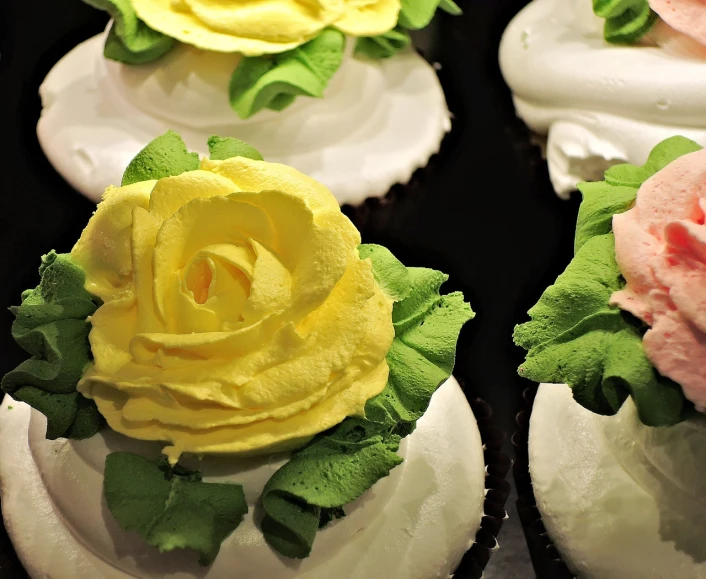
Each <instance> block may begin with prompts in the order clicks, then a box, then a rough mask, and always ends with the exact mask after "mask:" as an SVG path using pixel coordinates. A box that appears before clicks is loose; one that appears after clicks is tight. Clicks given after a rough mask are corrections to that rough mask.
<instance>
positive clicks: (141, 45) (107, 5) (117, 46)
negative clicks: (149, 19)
mask: <svg viewBox="0 0 706 579" xmlns="http://www.w3.org/2000/svg"><path fill="white" fill-rule="evenodd" d="M83 1H84V2H85V3H86V4H89V5H90V6H93V7H94V8H98V9H99V10H105V11H106V12H107V13H108V14H110V16H111V18H112V19H113V23H112V25H111V27H110V30H109V31H108V38H107V39H106V41H105V47H104V49H103V54H104V56H105V57H106V58H108V59H110V60H117V61H118V62H124V63H125V64H146V63H148V62H152V61H154V60H157V59H158V58H160V57H162V56H164V55H165V54H166V53H167V52H169V51H170V50H171V49H172V47H173V46H174V42H175V41H174V39H173V38H170V37H169V36H166V35H164V34H162V33H161V32H157V31H156V30H153V29H152V28H150V27H149V26H147V24H145V23H144V22H143V21H142V20H140V19H139V18H138V16H137V14H136V13H135V9H134V8H133V7H132V4H131V2H130V0H83Z"/></svg>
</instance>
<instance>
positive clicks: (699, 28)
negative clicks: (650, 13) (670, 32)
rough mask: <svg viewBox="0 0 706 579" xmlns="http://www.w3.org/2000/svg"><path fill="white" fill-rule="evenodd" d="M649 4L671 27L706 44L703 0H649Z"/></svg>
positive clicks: (705, 5)
mask: <svg viewBox="0 0 706 579" xmlns="http://www.w3.org/2000/svg"><path fill="white" fill-rule="evenodd" d="M649 5H650V8H652V10H654V11H655V12H656V13H657V14H659V17H660V18H661V19H662V20H663V21H664V22H666V23H667V24H668V25H669V26H670V27H671V28H673V29H674V30H677V31H679V32H681V33H682V34H684V35H686V36H688V37H689V38H691V39H693V40H695V41H696V42H698V43H699V44H700V45H702V46H706V2H704V0H649Z"/></svg>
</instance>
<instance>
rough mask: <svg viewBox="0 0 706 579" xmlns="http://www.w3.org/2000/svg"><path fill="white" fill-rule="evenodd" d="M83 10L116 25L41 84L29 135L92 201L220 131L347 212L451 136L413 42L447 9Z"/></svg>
mask: <svg viewBox="0 0 706 579" xmlns="http://www.w3.org/2000/svg"><path fill="white" fill-rule="evenodd" d="M85 1H86V2H87V3H88V4H91V5H92V6H95V7H96V8H99V9H102V10H105V11H107V12H108V13H109V14H110V16H111V17H112V19H111V21H110V23H109V25H108V28H107V30H106V31H105V33H103V34H101V35H98V36H95V37H93V38H91V39H89V40H87V41H86V42H83V43H82V44H80V45H79V46H77V47H76V48H74V49H73V50H72V51H71V52H69V53H68V54H67V55H66V56H64V57H63V58H62V59H61V60H60V61H59V62H58V63H57V64H56V65H55V66H54V68H53V69H52V70H51V71H50V73H49V74H48V75H47V77H46V78H45V80H44V82H43V83H42V85H41V87H40V95H41V97H42V103H43V111H42V115H41V118H40V119H39V124H38V126H37V134H38V136H39V142H40V144H41V147H42V149H43V150H44V152H45V154H46V155H47V157H48V158H49V160H50V162H51V163H52V165H53V166H54V167H55V168H56V169H57V171H59V173H61V175H62V176H63V177H64V178H65V179H66V180H67V181H68V182H69V183H70V184H71V185H72V186H73V187H74V188H75V189H77V190H78V191H80V192H81V193H83V194H84V195H86V196H88V197H90V198H91V199H93V200H95V201H96V202H97V201H99V200H100V198H101V195H102V194H103V191H104V190H105V188H106V187H107V186H109V185H111V184H115V183H117V182H119V179H120V176H121V175H122V171H123V169H124V168H125V166H126V165H127V163H128V162H129V161H130V159H132V158H133V157H134V156H135V155H136V154H137V153H138V151H140V150H141V149H142V148H143V147H144V146H145V145H146V144H147V143H148V142H150V141H151V140H152V139H153V138H154V137H155V136H157V135H160V134H163V133H164V132H165V131H167V130H170V129H173V130H176V131H178V132H179V133H180V134H181V135H182V137H183V139H184V141H185V142H186V144H187V145H188V146H189V147H190V148H191V149H192V150H195V151H197V152H199V153H200V154H202V155H205V154H207V153H208V151H207V149H206V146H205V143H206V141H207V138H208V137H209V136H210V135H212V134H214V133H215V134H218V135H222V136H224V137H238V138H239V139H243V140H245V141H247V142H248V143H250V144H251V145H253V146H254V147H256V148H257V149H258V150H259V151H261V152H262V154H263V155H265V156H266V157H267V158H268V159H269V160H271V161H273V162H275V161H276V162H280V163H284V164H287V165H291V166H293V167H295V168H296V169H298V170H300V171H303V172H304V173H306V174H308V175H311V176H312V177H313V178H315V179H317V180H318V181H320V182H321V183H323V184H324V185H325V186H326V187H327V188H329V189H330V190H331V191H332V192H333V194H334V196H335V197H336V199H338V201H339V203H340V204H344V203H348V204H351V205H358V204H360V203H362V202H363V201H364V200H365V199H366V198H371V197H382V196H384V195H385V193H387V191H388V190H389V189H390V187H391V186H393V185H394V184H396V183H407V182H408V181H409V179H410V178H411V176H412V174H413V172H414V171H415V170H416V169H418V168H420V167H423V166H425V165H426V164H427V161H428V160H429V158H430V157H431V156H432V155H433V154H434V153H436V152H437V151H438V150H439V146H440V144H441V140H442V138H443V137H444V135H445V133H446V132H448V131H449V130H450V127H451V123H450V116H449V112H448V109H447V107H446V101H445V98H444V94H443V91H442V88H441V85H440V84H439V81H438V79H437V76H436V73H435V71H434V69H433V68H432V67H431V65H429V64H428V63H427V62H426V61H425V60H424V59H423V58H422V57H421V56H420V55H419V54H417V52H416V51H415V50H414V49H413V48H412V47H411V39H410V31H412V30H417V29H421V28H424V27H426V26H427V25H428V24H429V22H430V21H431V19H432V17H433V16H434V13H435V12H436V10H437V7H441V9H442V10H444V11H446V12H449V13H452V14H459V13H460V10H459V9H458V7H457V6H456V4H454V2H453V1H452V0H442V1H441V2H439V1H438V0H436V1H435V0H432V1H431V2H425V1H424V0H412V1H410V2H402V3H401V2H400V0H373V1H371V2H367V3H363V4H361V3H356V2H349V1H343V0H324V1H323V2H320V3H316V5H309V4H307V3H306V2H302V1H301V0H283V1H281V2H275V1H274V0H256V1H255V2H248V3H245V2H240V1H236V0H233V1H229V2H212V1H210V0H179V1H175V2H170V1H167V0H125V1H120V2H118V1H117V0H85ZM410 119H414V122H410Z"/></svg>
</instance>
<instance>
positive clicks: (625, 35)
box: [593, 0, 658, 44]
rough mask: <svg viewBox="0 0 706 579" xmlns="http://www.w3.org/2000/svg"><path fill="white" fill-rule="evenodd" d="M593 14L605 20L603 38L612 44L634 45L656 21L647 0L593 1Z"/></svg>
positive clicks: (656, 17)
mask: <svg viewBox="0 0 706 579" xmlns="http://www.w3.org/2000/svg"><path fill="white" fill-rule="evenodd" d="M593 12H594V13H595V14H596V16H599V17H600V18H604V19H605V26H604V28H603V37H604V38H605V40H606V41H607V42H610V43H612V44H634V43H635V42H637V41H638V40H640V39H641V38H642V37H643V36H644V35H645V34H647V33H648V32H649V31H650V29H651V28H652V26H653V25H654V23H655V22H656V21H657V19H658V16H657V14H656V13H655V12H653V11H652V10H651V9H650V5H649V3H648V0H593Z"/></svg>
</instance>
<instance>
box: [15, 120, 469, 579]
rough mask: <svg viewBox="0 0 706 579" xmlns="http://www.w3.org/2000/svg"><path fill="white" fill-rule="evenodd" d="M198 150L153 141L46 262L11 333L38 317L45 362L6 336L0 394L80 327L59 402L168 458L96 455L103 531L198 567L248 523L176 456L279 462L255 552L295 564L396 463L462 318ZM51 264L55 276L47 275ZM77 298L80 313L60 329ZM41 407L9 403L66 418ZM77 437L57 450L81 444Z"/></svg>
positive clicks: (381, 258) (257, 166)
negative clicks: (7, 366) (31, 312)
mask: <svg viewBox="0 0 706 579" xmlns="http://www.w3.org/2000/svg"><path fill="white" fill-rule="evenodd" d="M208 147H209V151H210V158H209V159H202V160H199V157H198V155H197V154H195V153H191V152H190V151H189V150H188V148H187V147H186V145H185V143H184V142H183V141H182V140H181V138H180V137H179V136H178V135H177V134H176V133H174V132H168V133H166V134H164V135H162V136H161V137H158V138H157V139H155V140H153V141H152V142H151V143H150V144H148V145H147V146H146V147H145V148H144V149H143V150H142V151H141V152H140V153H139V154H138V155H137V156H136V157H135V158H134V159H133V160H132V161H131V162H130V163H129V165H128V167H127V169H126V170H125V173H124V175H123V178H122V184H121V187H119V188H114V187H112V188H109V189H108V190H107V191H106V193H105V196H104V201H103V202H102V203H101V204H100V205H99V207H98V209H97V211H96V213H95V214H94V216H93V217H92V218H91V220H90V221H89V223H88V226H87V227H86V229H85V230H84V232H83V234H82V236H81V238H80V239H79V241H78V242H77V244H76V245H75V247H74V248H73V250H72V252H71V254H69V255H61V256H56V255H55V254H51V255H50V256H49V257H47V258H45V265H43V267H42V269H41V270H40V274H41V278H42V280H41V283H40V286H39V287H38V288H37V289H36V290H34V291H32V292H26V293H25V294H24V295H23V299H24V302H23V304H22V306H21V307H20V308H19V309H18V310H16V313H17V314H18V321H17V322H16V326H17V324H20V326H22V327H24V320H23V318H22V317H21V315H22V314H23V313H24V312H26V311H27V310H28V309H31V308H33V307H35V306H37V307H39V308H40V310H41V311H39V314H40V315H39V317H40V318H41V319H40V320H39V322H40V323H39V324H38V325H39V326H40V327H41V326H42V324H44V325H46V336H47V339H48V341H49V342H50V343H53V342H56V343H58V344H59V347H58V348H55V349H50V348H37V347H35V345H34V343H33V342H32V343H29V342H26V341H24V340H23V339H22V337H23V336H24V334H23V333H22V332H15V334H14V335H15V337H16V338H17V339H18V342H19V343H20V345H22V346H23V347H25V349H26V350H27V352H28V353H29V354H30V355H31V356H32V359H31V360H30V361H28V362H25V363H24V364H22V365H21V366H20V367H18V369H16V370H15V371H14V372H12V373H10V374H9V376H11V377H14V378H15V379H14V380H12V379H10V380H8V379H6V380H5V381H4V382H3V388H5V389H6V391H8V392H11V393H16V392H21V391H22V389H23V388H24V387H26V386H31V387H35V386H36V385H42V382H41V380H42V379H46V378H47V372H46V371H45V369H46V367H47V366H52V365H54V366H56V364H55V362H56V361H55V360H54V358H56V357H57V356H56V355H55V352H56V351H58V352H59V353H63V352H64V349H62V346H65V345H66V343H67V340H70V341H69V343H70V344H74V341H71V340H73V336H66V335H65V332H61V331H59V332H52V330H54V329H55V326H54V325H53V324H54V323H55V322H56V321H57V319H58V320H59V321H63V318H68V319H69V321H70V322H78V323H80V324H82V327H83V333H82V334H81V335H80V336H79V337H81V338H82V340H79V341H78V342H76V343H77V348H78V351H76V352H74V351H73V350H67V351H68V352H69V353H70V354H72V355H74V356H76V355H80V356H82V357H80V360H81V361H82V362H81V364H78V365H77V364H73V365H70V364H61V363H59V369H60V370H62V369H63V368H65V367H66V368H74V367H78V368H79V370H80V371H79V372H78V373H77V372H74V373H73V374H71V376H72V379H70V380H64V381H63V382H62V384H61V386H62V388H61V392H60V394H71V395H73V396H74V397H78V398H79V399H80V400H84V401H86V399H90V400H91V401H90V402H89V401H86V402H85V403H86V404H87V405H88V406H89V407H91V408H93V409H94V410H95V409H96V408H97V410H98V411H99V412H100V414H101V415H102V416H103V417H105V419H106V420H107V422H108V425H109V426H110V427H111V429H112V430H114V431H116V432H119V433H122V434H125V435H127V436H128V437H131V438H135V439H139V440H144V441H156V442H160V443H162V444H164V443H166V447H164V448H163V450H162V452H163V454H165V455H166V457H167V458H168V459H169V460H168V461H167V460H166V458H164V457H163V458H162V460H161V461H152V460H149V459H147V458H145V457H140V456H136V455H134V454H131V453H125V452H115V453H112V454H109V455H108V456H107V458H106V468H105V473H104V478H103V485H102V486H103V491H104V496H105V499H106V504H107V507H108V510H109V511H110V513H111V514H112V515H113V517H114V518H115V520H116V522H117V524H118V525H119V526H120V527H121V528H122V529H123V530H126V531H136V532H138V533H139V534H140V535H141V536H142V537H143V539H144V540H145V541H146V542H147V543H149V544H150V545H152V546H154V547H157V548H158V549H159V550H160V551H162V552H167V551H172V550H173V549H177V548H188V549H193V550H195V551H197V552H199V553H200V555H201V557H200V561H201V563H202V564H204V565H210V564H211V563H213V561H214V560H215V558H216V556H217V554H218V552H219V549H220V544H221V542H222V541H224V540H225V539H226V538H227V537H228V536H229V535H230V534H231V533H232V532H233V531H234V530H235V529H236V528H237V527H238V525H239V524H240V522H241V520H242V518H243V516H244V515H245V514H247V512H248V508H247V505H246V504H245V496H246V495H245V492H244V490H243V489H242V486H241V485H239V484H237V483H234V482H229V483H228V484H227V485H225V486H224V485H221V484H217V483H206V482H203V481H202V479H201V474H200V473H199V472H198V471H193V470H189V469H186V468H184V466H183V465H180V464H178V461H179V458H180V457H181V454H182V453H184V452H188V453H191V454H198V455H203V454H227V455H228V456H229V457H230V460H234V459H233V455H243V454H262V453H272V452H274V451H281V450H291V449H294V448H296V449H297V451H296V452H295V453H294V454H293V455H292V456H291V458H290V460H289V461H288V462H286V463H285V464H284V465H282V466H281V468H279V469H277V470H276V472H274V473H273V474H272V476H271V477H270V479H269V481H268V482H267V483H266V484H265V485H264V488H263V489H262V497H261V504H262V507H263V513H262V514H263V516H262V517H261V519H260V525H261V528H262V534H263V536H264V538H265V540H266V541H267V543H268V544H269V545H270V546H271V547H273V548H274V549H275V550H277V551H278V552H279V553H281V554H282V555H284V556H285V557H290V558H299V559H303V558H306V557H308V556H309V554H310V553H311V550H312V547H313V543H314V540H315V538H316V536H317V532H318V530H319V529H320V528H322V527H325V526H327V525H328V524H330V523H331V522H332V521H333V520H335V519H338V518H342V517H344V516H345V514H346V512H345V510H344V508H343V507H345V506H346V505H348V504H350V503H352V502H354V501H355V500H356V499H358V498H359V497H360V496H361V495H362V494H364V493H365V491H367V490H368V489H369V488H371V487H372V486H373V485H375V483H376V482H377V481H379V480H380V479H382V478H385V477H387V476H388V475H389V473H390V472H391V470H392V469H394V468H395V467H396V466H398V465H399V464H400V463H402V458H401V457H400V456H399V455H398V454H397V451H398V450H399V449H400V445H401V443H402V440H403V439H404V438H405V437H407V436H408V435H409V434H411V433H412V432H413V431H414V430H415V428H416V423H417V421H418V420H419V419H420V418H422V416H423V414H424V413H425V411H426V410H427V408H428V406H429V404H430V401H431V398H432V396H433V394H434V392H435V391H436V390H437V389H438V388H439V386H440V385H441V384H442V383H444V382H445V381H446V380H447V379H448V377H449V376H450V374H451V371H452V369H453V365H454V361H455V344H456V340H457V338H458V333H459V331H460V329H461V327H462V326H463V324H464V323H465V322H466V321H468V320H469V319H471V318H472V317H473V316H474V314H473V312H472V311H471V309H470V307H469V305H468V304H467V303H465V301H464V299H463V296H462V294H461V293H459V292H455V293H451V294H448V295H441V294H440V291H439V290H440V287H441V285H442V284H443V283H444V282H445V281H446V279H447V276H446V275H444V274H443V273H441V272H438V271H435V270H430V269H424V268H407V267H405V266H404V265H403V264H402V263H400V262H399V261H398V260H397V259H396V258H395V257H394V256H393V255H392V254H391V253H390V252H389V251H388V250H387V249H385V248H384V247H381V246H377V245H360V236H359V234H358V232H357V230H356V229H355V228H354V227H353V225H352V224H351V222H350V221H349V220H348V219H347V218H346V217H345V216H344V215H343V214H342V213H341V211H340V208H339V206H338V203H337V202H336V200H335V198H334V197H333V196H332V195H331V193H330V192H329V191H328V190H327V189H326V188H325V187H323V186H322V185H320V184H319V183H317V182H316V181H314V180H313V179H311V178H309V177H306V176H305V175H302V174H301V173H299V172H298V171H296V170H294V169H291V168H289V167H286V166H283V165H278V164H274V163H268V162H265V161H263V160H262V156H261V155H260V153H259V152H258V151H256V150H255V149H254V148H253V147H251V146H249V145H247V144H246V143H244V142H242V141H239V140H237V139H233V138H221V137H216V136H213V137H211V138H210V139H209V140H208ZM51 256H54V258H53V259H50V257H51ZM47 262H48V265H47ZM54 263H58V264H67V267H65V268H64V269H62V270H60V271H59V273H54V270H52V267H51V266H53V265H54ZM59 274H61V275H59ZM62 275H63V276H64V277H63V278H62V277H61V276H62ZM64 278H66V279H64ZM67 280H68V281H67ZM69 282H71V283H69ZM62 288H64V289H65V290H66V291H63V292H62V291H59V290H61V289H62ZM58 293H61V296H59V297H62V299H63V301H62V300H59V301H56V300H53V298H56V297H57V295H55V294H58ZM63 294H67V295H63ZM85 296H88V297H89V298H92V299H93V300H95V304H97V306H98V307H97V309H96V310H95V312H94V311H93V309H91V310H90V311H85V309H80V308H79V310H80V312H83V314H82V316H83V317H81V316H80V315H79V314H77V313H75V312H74V313H73V314H72V315H73V317H72V315H66V313H65V310H68V311H69V312H72V311H73V310H72V309H71V307H70V306H74V305H75V302H76V300H77V299H83V298H84V297H85ZM39 297H41V299H38V298H39ZM47 300H49V302H50V303H48V304H47V303H45V302H46V301H47ZM52 300H53V301H52ZM55 302H56V303H55ZM90 303H91V305H93V307H95V304H93V302H90ZM79 305H82V304H81V303H80V304H79ZM46 306H49V311H48V312H44V309H42V308H45V307H46ZM23 308H25V309H23ZM55 310H56V311H55ZM47 314H48V315H47ZM89 315H90V317H89V318H88V320H86V319H85V318H86V317H87V316H89ZM74 318H77V319H74ZM87 321H88V322H89V323H90V327H91V330H90V334H89V336H88V337H89V342H90V344H89V343H86V340H85V338H86V333H85V330H86V322H87ZM57 327H58V326H57ZM40 329H41V328H40ZM42 335H43V334H42ZM74 349H75V348H74ZM49 378H51V376H49ZM25 383H26V384H25ZM8 385H9V386H11V387H10V388H8V387H7V386H8ZM41 392H42V397H40V398H39V399H37V398H36V397H35V398H33V399H26V401H27V402H28V404H30V405H32V406H34V407H35V408H36V409H38V410H39V411H41V412H43V413H45V414H46V415H47V418H48V419H49V422H48V423H49V425H51V423H52V421H53V420H55V419H56V418H57V417H61V416H63V415H64V414H66V409H65V408H64V407H63V406H62V405H60V404H54V405H51V406H47V405H46V404H45V403H44V398H45V397H46V394H45V393H44V391H41ZM50 394H53V393H51V392H50ZM81 395H83V396H85V397H86V398H83V397H82V396H81ZM94 403H95V406H93V404H94ZM81 416H83V415H81ZM77 420H78V418H77ZM65 431H66V432H65ZM49 432H50V430H49V427H48V430H47V433H49ZM80 432H81V433H83V436H78V434H79V433H78V432H76V429H74V428H73V427H72V428H70V429H69V430H66V429H64V430H61V432H59V433H58V435H60V434H61V433H65V435H66V436H72V435H74V434H75V435H76V436H75V437H76V438H81V437H84V438H85V437H87V436H89V434H87V433H84V431H83V430H81V431H80ZM93 432H95V430H94V431H93ZM312 437H313V438H312ZM234 468H237V465H236V466H235V467H234ZM196 508H198V509H199V515H198V520H197V518H196V517H190V516H189V512H190V509H196ZM192 525H196V526H198V527H200V528H201V529H202V532H194V530H193V529H192V528H191V526H192Z"/></svg>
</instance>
